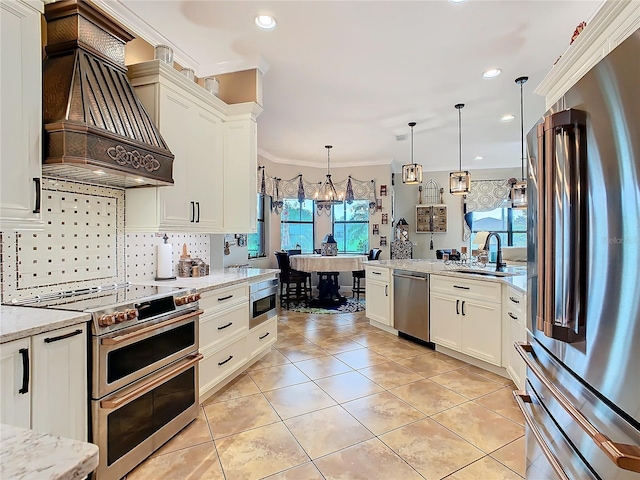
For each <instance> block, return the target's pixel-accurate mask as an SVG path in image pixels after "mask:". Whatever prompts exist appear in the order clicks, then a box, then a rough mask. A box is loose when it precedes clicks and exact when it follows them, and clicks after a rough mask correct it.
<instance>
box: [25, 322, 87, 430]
mask: <svg viewBox="0 0 640 480" xmlns="http://www.w3.org/2000/svg"><path fill="white" fill-rule="evenodd" d="M31 343H32V347H33V348H32V349H33V360H32V361H33V382H32V384H33V397H32V401H33V415H32V422H31V428H33V429H34V430H37V431H38V432H42V433H49V434H52V435H59V436H61V437H66V438H73V439H75V440H81V441H85V442H86V441H87V422H88V420H87V405H88V388H87V337H86V326H85V325H84V324H81V325H74V326H72V327H67V328H61V329H59V330H54V331H51V332H47V333H42V334H40V335H35V336H33V337H32V338H31Z"/></svg>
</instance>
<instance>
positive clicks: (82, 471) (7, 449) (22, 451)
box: [0, 424, 98, 480]
mask: <svg viewBox="0 0 640 480" xmlns="http://www.w3.org/2000/svg"><path fill="white" fill-rule="evenodd" d="M0 438H1V439H2V440H1V442H0V443H1V446H0V477H1V478H3V479H4V478H6V479H7V480H9V479H11V480H30V479H34V478H38V479H39V480H62V479H64V480H75V479H82V478H85V477H86V476H87V475H89V473H91V472H93V471H94V470H95V469H96V467H97V466H98V446H97V445H94V444H91V443H87V442H81V441H78V440H72V439H69V438H62V437H57V436H55V435H48V434H44V433H39V432H36V431H34V430H27V429H24V428H19V427H14V426H12V425H5V424H2V425H0Z"/></svg>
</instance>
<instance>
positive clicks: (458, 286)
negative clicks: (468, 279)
mask: <svg viewBox="0 0 640 480" xmlns="http://www.w3.org/2000/svg"><path fill="white" fill-rule="evenodd" d="M453 288H459V289H460V290H471V287H463V286H461V285H454V286H453Z"/></svg>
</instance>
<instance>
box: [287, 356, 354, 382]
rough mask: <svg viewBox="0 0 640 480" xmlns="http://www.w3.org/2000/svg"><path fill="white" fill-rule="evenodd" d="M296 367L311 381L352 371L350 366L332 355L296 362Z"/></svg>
mask: <svg viewBox="0 0 640 480" xmlns="http://www.w3.org/2000/svg"><path fill="white" fill-rule="evenodd" d="M296 367H298V368H299V369H300V370H302V373H304V374H305V375H306V376H307V377H309V378H310V379H311V380H317V379H318V378H324V377H330V376H331V375H338V374H339V373H346V372H350V371H351V370H352V369H351V367H350V366H348V365H347V364H345V363H343V362H341V361H340V360H338V359H337V358H336V357H334V356H333V355H329V356H326V357H319V358H312V359H311V360H305V361H303V362H296Z"/></svg>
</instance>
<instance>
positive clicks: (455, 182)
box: [449, 103, 471, 195]
mask: <svg viewBox="0 0 640 480" xmlns="http://www.w3.org/2000/svg"><path fill="white" fill-rule="evenodd" d="M455 107H456V109H457V110H458V152H459V160H458V171H457V172H451V173H450V174H449V192H450V193H451V194H452V195H466V194H467V193H469V192H470V191H471V174H470V173H469V172H467V171H466V170H465V171H463V170H462V109H463V108H464V103H458V104H456V106H455Z"/></svg>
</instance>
